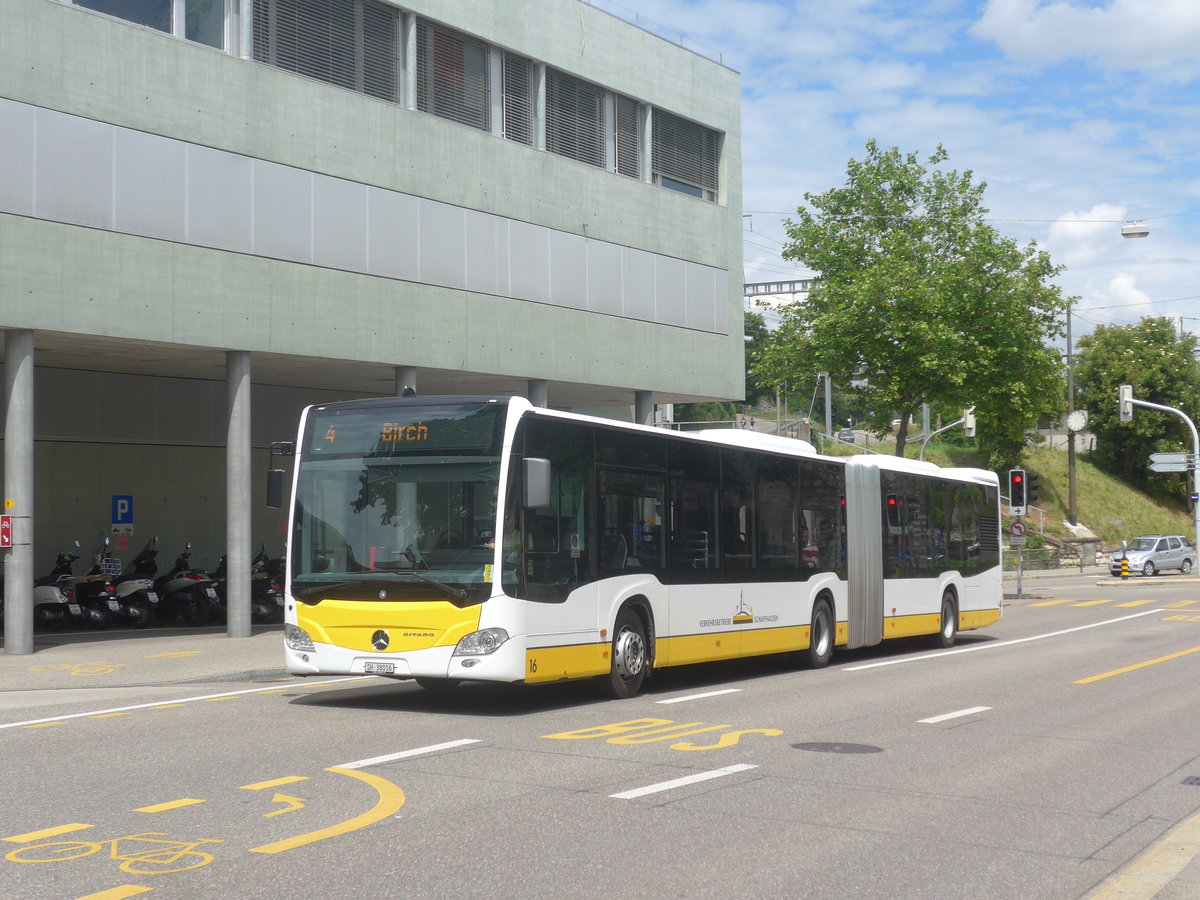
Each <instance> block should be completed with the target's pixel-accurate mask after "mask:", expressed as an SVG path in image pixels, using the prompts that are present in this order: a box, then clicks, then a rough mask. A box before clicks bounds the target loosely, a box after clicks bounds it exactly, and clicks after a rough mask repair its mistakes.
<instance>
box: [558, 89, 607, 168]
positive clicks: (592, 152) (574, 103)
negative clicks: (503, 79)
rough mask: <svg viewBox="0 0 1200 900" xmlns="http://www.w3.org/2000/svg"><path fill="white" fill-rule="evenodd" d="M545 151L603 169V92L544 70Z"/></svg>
mask: <svg viewBox="0 0 1200 900" xmlns="http://www.w3.org/2000/svg"><path fill="white" fill-rule="evenodd" d="M546 149H547V150H549V151H550V152H551V153H557V154H559V155H560V156H567V157H570V158H571V159H577V160H579V161H580V162H585V163H587V164H588V165H592V166H600V167H603V166H604V90H603V88H599V87H597V86H596V85H594V84H589V83H588V82H586V81H581V80H580V79H578V78H574V77H572V76H570V75H567V74H566V73H565V72H559V71H558V70H556V69H547V70H546Z"/></svg>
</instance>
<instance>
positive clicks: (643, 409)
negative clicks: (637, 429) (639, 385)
mask: <svg viewBox="0 0 1200 900" xmlns="http://www.w3.org/2000/svg"><path fill="white" fill-rule="evenodd" d="M633 421H634V422H636V423H637V424H638V425H653V424H654V391H634V394H633Z"/></svg>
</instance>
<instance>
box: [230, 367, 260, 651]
mask: <svg viewBox="0 0 1200 900" xmlns="http://www.w3.org/2000/svg"><path fill="white" fill-rule="evenodd" d="M225 379H226V382H227V384H228V387H229V424H228V432H227V439H226V444H225V545H226V546H225V553H226V554H227V556H226V563H225V567H226V572H228V583H227V586H226V591H225V604H226V609H227V610H228V617H227V619H226V621H225V633H226V634H227V635H229V637H250V559H251V548H250V544H251V542H252V541H253V540H254V537H253V535H252V534H251V533H250V529H251V527H252V526H251V515H250V503H251V499H250V353H249V351H247V350H230V351H229V352H228V353H226V354H225Z"/></svg>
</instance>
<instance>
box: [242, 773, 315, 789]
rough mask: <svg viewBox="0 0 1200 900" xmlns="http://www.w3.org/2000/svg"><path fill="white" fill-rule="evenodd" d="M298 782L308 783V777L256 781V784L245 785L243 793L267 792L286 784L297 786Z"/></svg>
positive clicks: (298, 776)
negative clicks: (269, 789)
mask: <svg viewBox="0 0 1200 900" xmlns="http://www.w3.org/2000/svg"><path fill="white" fill-rule="evenodd" d="M297 781H308V776H307V775H289V776H287V777H286V778H272V779H271V780H270V781H256V782H255V783H254V784H243V785H242V787H241V790H243V791H265V790H267V789H268V788H273V787H283V785H285V784H295V783H296V782H297Z"/></svg>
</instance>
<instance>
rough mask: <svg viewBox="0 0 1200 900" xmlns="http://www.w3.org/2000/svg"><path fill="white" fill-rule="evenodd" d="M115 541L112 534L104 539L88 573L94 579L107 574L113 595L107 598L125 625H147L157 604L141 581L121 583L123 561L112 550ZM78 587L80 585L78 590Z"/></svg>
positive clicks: (106, 577)
mask: <svg viewBox="0 0 1200 900" xmlns="http://www.w3.org/2000/svg"><path fill="white" fill-rule="evenodd" d="M111 543H112V540H111V539H110V538H107V537H106V538H105V539H104V542H103V543H102V544H101V545H100V547H99V549H98V550H97V551H96V554H95V556H93V557H92V568H91V570H89V571H88V573H87V575H86V576H85V577H86V578H88V579H91V580H98V579H101V578H103V579H104V580H106V581H107V582H108V584H107V588H108V591H109V593H111V597H109V598H106V599H107V600H108V607H109V610H110V611H111V612H112V614H113V616H114V618H116V619H117V620H118V621H119V622H121V623H122V624H124V625H132V626H133V627H134V628H145V627H146V626H147V625H149V624H150V621H151V619H153V618H154V607H153V605H152V604H151V602H150V598H149V596H147V594H146V591H145V590H144V589H139V586H138V585H136V584H134V583H132V582H130V581H126V582H124V583H123V584H122V583H120V578H121V577H122V576H121V562H120V560H118V559H117V558H116V557H115V556H113V555H112V554H111V553H109V552H108V548H109V545H110V544H111ZM78 591H79V589H78V587H77V588H76V593H78Z"/></svg>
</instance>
